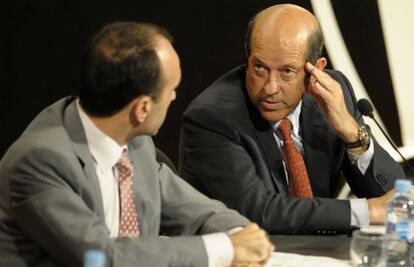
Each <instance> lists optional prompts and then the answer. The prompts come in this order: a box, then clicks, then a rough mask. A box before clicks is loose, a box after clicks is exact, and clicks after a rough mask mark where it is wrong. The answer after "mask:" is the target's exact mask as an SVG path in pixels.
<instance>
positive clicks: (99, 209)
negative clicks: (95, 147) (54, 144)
mask: <svg viewBox="0 0 414 267" xmlns="http://www.w3.org/2000/svg"><path fill="white" fill-rule="evenodd" d="M63 123H64V127H65V129H66V132H67V133H68V135H69V138H70V140H71V141H72V145H73V149H74V151H75V153H76V154H77V156H78V158H79V161H80V164H81V165H82V167H83V170H84V172H85V181H84V182H85V183H86V185H87V188H88V189H91V190H90V192H89V194H83V195H82V196H81V197H82V198H83V199H84V200H85V202H86V203H87V204H88V205H89V206H90V208H91V209H92V210H94V211H95V212H96V213H97V214H98V216H99V217H101V218H102V219H103V220H105V213H104V208H103V200H102V194H101V190H100V186H99V182H98V177H97V174H96V170H95V166H94V163H93V159H92V156H91V153H90V151H89V147H88V144H87V141H86V135H85V131H84V129H83V126H82V123H81V120H80V117H79V113H78V110H77V107H76V98H74V97H73V101H72V103H70V104H69V105H68V106H67V108H66V109H65V114H64V119H63ZM92 189H93V190H92Z"/></svg>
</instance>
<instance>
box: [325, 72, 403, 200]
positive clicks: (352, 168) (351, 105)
mask: <svg viewBox="0 0 414 267" xmlns="http://www.w3.org/2000/svg"><path fill="white" fill-rule="evenodd" d="M329 73H330V74H331V75H332V76H333V78H335V79H336V80H337V81H338V82H339V83H340V85H341V88H342V90H343V93H344V98H345V102H346V105H347V107H348V111H349V112H350V113H351V115H352V116H353V117H354V118H355V120H356V121H357V122H358V123H359V124H360V125H365V122H364V120H363V117H362V114H361V113H360V112H359V111H358V109H357V107H356V103H357V100H356V97H355V94H354V90H353V88H352V85H351V83H350V82H349V80H348V79H347V78H346V76H345V75H343V74H342V73H341V72H338V71H335V72H334V71H329ZM368 129H369V126H368ZM371 142H373V144H374V155H373V157H372V160H371V162H370V165H369V167H368V169H367V170H366V172H365V173H364V174H362V173H361V172H360V171H359V169H358V167H357V166H356V165H353V164H351V163H350V161H349V160H348V157H346V160H345V161H344V164H343V168H342V171H343V173H344V176H345V178H346V180H347V182H348V184H349V186H350V188H351V190H352V193H354V194H355V195H356V196H357V197H366V198H371V197H378V196H381V195H383V194H384V193H386V192H388V191H389V190H391V189H392V188H393V187H394V182H395V180H396V179H401V178H406V176H405V174H404V171H403V169H402V167H401V166H400V165H399V164H398V163H397V162H395V160H394V159H393V158H392V157H391V156H390V155H389V154H388V152H386V151H385V150H384V149H383V148H382V147H381V146H380V145H379V144H378V142H377V141H376V139H375V137H374V136H373V135H371Z"/></svg>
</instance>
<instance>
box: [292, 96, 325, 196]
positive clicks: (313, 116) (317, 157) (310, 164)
mask: <svg viewBox="0 0 414 267" xmlns="http://www.w3.org/2000/svg"><path fill="white" fill-rule="evenodd" d="M328 129H329V125H328V124H327V122H326V120H325V117H324V115H323V114H322V112H321V110H320V108H319V107H318V106H317V103H316V102H315V101H314V100H313V99H312V97H311V96H309V95H307V94H306V95H305V96H304V97H303V103H302V111H301V115H300V129H299V135H300V136H301V137H302V144H303V150H304V160H305V164H306V169H307V171H308V176H309V179H310V183H311V187H312V191H313V194H314V195H315V196H318V197H330V195H329V190H326V189H327V188H329V186H327V185H329V183H330V181H329V158H328V155H329V132H328Z"/></svg>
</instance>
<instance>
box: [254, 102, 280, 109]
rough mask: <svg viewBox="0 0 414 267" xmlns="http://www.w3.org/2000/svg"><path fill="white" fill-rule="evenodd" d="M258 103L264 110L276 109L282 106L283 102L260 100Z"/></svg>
mask: <svg viewBox="0 0 414 267" xmlns="http://www.w3.org/2000/svg"><path fill="white" fill-rule="evenodd" d="M259 105H260V107H261V108H262V109H264V110H278V109H280V108H282V107H283V102H278V101H269V100H261V101H260V102H259Z"/></svg>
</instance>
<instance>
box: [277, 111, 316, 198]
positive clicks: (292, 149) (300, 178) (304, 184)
mask: <svg viewBox="0 0 414 267" xmlns="http://www.w3.org/2000/svg"><path fill="white" fill-rule="evenodd" d="M278 129H279V131H280V133H281V134H282V137H283V148H282V149H283V154H284V155H285V159H286V169H287V172H288V174H289V178H290V179H289V181H290V185H289V194H290V195H291V196H296V197H298V198H304V197H313V194H312V188H311V186H310V182H309V177H308V172H307V171H306V166H305V162H304V161H303V157H302V155H301V153H300V152H299V150H298V149H297V147H296V146H295V144H294V143H293V140H292V136H291V135H290V134H291V131H292V123H291V122H290V120H289V119H286V118H285V119H282V121H281V122H280V125H279V128H278Z"/></svg>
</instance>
